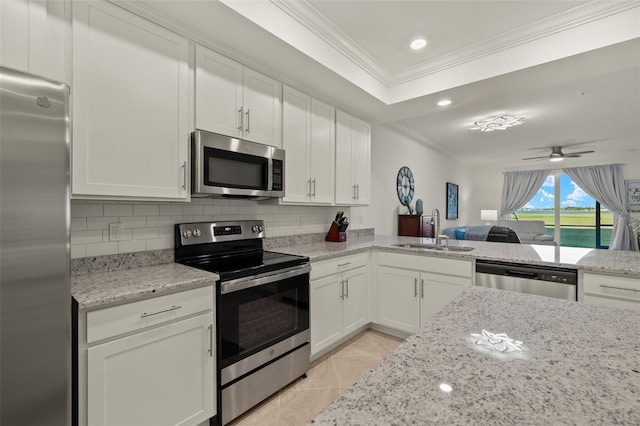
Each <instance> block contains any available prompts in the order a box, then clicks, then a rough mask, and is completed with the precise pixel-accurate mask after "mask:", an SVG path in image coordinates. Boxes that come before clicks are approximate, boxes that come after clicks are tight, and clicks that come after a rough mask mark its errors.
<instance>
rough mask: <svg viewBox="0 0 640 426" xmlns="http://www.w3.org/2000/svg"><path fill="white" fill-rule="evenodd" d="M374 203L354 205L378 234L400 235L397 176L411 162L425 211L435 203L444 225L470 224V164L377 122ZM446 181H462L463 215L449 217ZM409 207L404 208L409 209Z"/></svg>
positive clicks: (373, 142) (417, 195)
mask: <svg viewBox="0 0 640 426" xmlns="http://www.w3.org/2000/svg"><path fill="white" fill-rule="evenodd" d="M371 145H372V150H371V151H372V164H371V170H372V171H371V206H369V207H367V208H358V209H356V208H352V214H353V215H354V216H356V217H357V216H358V215H362V216H363V217H364V224H370V225H371V226H373V227H375V231H376V234H382V235H397V230H398V219H397V214H398V208H399V207H400V202H399V200H398V196H397V192H396V177H397V174H398V170H399V169H400V168H401V167H402V166H407V167H409V168H410V169H411V171H412V172H413V175H414V178H415V195H414V197H413V202H412V206H413V207H415V202H416V200H417V199H418V198H420V199H422V201H423V203H424V213H425V214H430V213H431V210H432V209H433V208H434V207H437V208H438V209H439V210H440V216H441V219H440V223H441V227H442V228H446V227H450V226H458V225H466V224H467V220H468V218H469V217H470V212H471V211H470V198H471V194H472V191H473V188H472V185H471V174H470V173H469V169H468V167H467V166H466V165H465V164H463V163H460V162H459V161H458V160H456V159H455V158H453V157H451V156H449V155H447V154H446V153H442V152H439V151H436V150H435V149H433V148H431V147H430V146H427V145H426V144H425V143H422V142H419V141H418V140H417V139H414V138H412V137H410V136H409V135H407V134H405V133H404V132H401V131H400V130H398V129H396V128H394V127H389V126H385V125H374V126H373V127H372V130H371ZM446 182H452V183H455V184H457V185H459V206H458V209H459V216H458V219H457V220H446V219H445V210H446V203H445V200H446ZM405 210H406V209H404V208H403V209H402V212H403V213H405Z"/></svg>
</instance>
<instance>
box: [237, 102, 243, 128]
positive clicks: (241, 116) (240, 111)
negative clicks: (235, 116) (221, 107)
mask: <svg viewBox="0 0 640 426" xmlns="http://www.w3.org/2000/svg"><path fill="white" fill-rule="evenodd" d="M238 113H239V114H240V120H238V123H239V126H238V130H240V131H242V129H243V128H244V114H243V113H242V107H240V109H239V110H238Z"/></svg>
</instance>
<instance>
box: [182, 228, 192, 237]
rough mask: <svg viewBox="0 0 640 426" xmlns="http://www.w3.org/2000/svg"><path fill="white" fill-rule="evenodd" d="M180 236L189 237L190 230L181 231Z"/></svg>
mask: <svg viewBox="0 0 640 426" xmlns="http://www.w3.org/2000/svg"><path fill="white" fill-rule="evenodd" d="M182 236H183V237H185V238H191V231H190V230H188V229H187V230H185V231H183V232H182Z"/></svg>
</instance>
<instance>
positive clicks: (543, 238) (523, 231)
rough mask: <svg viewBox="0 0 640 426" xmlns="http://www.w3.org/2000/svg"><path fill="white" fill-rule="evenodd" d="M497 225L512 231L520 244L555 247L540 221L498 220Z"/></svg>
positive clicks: (542, 222)
mask: <svg viewBox="0 0 640 426" xmlns="http://www.w3.org/2000/svg"><path fill="white" fill-rule="evenodd" d="M497 225H498V226H506V227H507V228H511V229H513V230H514V231H515V233H516V234H518V238H519V239H520V242H521V243H522V244H543V245H550V246H555V245H557V244H556V242H555V241H553V237H552V236H551V235H547V234H546V233H545V227H544V221H542V220H499V221H498V224H497Z"/></svg>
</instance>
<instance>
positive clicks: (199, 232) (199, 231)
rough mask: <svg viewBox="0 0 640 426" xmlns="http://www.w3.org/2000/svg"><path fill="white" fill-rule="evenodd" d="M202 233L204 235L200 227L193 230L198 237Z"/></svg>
mask: <svg viewBox="0 0 640 426" xmlns="http://www.w3.org/2000/svg"><path fill="white" fill-rule="evenodd" d="M200 235H202V231H201V230H199V229H194V230H193V236H194V237H196V238H198V237H199V236H200Z"/></svg>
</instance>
